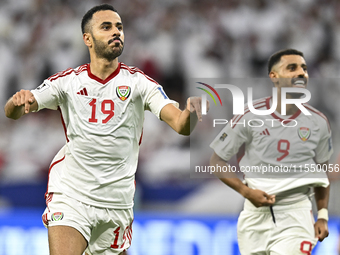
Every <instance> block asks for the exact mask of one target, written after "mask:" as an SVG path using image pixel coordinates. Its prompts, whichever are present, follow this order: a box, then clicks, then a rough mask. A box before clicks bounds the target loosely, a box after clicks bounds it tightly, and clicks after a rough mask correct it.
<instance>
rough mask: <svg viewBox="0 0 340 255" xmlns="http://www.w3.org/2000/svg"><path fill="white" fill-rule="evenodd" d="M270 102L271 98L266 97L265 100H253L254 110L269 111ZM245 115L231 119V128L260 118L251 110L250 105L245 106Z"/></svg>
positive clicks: (238, 115)
mask: <svg viewBox="0 0 340 255" xmlns="http://www.w3.org/2000/svg"><path fill="white" fill-rule="evenodd" d="M269 100H270V97H264V98H260V99H256V100H253V101H252V102H251V104H252V106H253V108H254V109H256V110H259V111H261V110H267V109H268V106H269ZM243 110H244V111H243V114H237V115H234V117H233V118H232V119H231V126H232V127H233V128H234V127H235V126H236V125H237V124H238V123H239V122H241V121H242V122H243V121H246V120H250V119H254V118H257V119H258V118H259V116H257V115H255V114H254V113H253V112H252V111H251V109H250V108H249V104H248V103H246V104H245V105H244V109H243Z"/></svg>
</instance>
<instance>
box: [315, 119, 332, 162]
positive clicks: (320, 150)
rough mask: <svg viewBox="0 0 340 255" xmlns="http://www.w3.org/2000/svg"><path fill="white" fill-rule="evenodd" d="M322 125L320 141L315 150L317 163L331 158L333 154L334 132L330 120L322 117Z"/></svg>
mask: <svg viewBox="0 0 340 255" xmlns="http://www.w3.org/2000/svg"><path fill="white" fill-rule="evenodd" d="M322 120H323V121H322V123H320V124H321V126H320V141H319V144H318V146H317V148H316V150H315V160H316V162H317V163H324V162H326V161H328V160H329V159H330V157H331V156H332V154H333V145H332V133H331V129H330V127H329V124H328V121H327V120H326V121H324V119H322Z"/></svg>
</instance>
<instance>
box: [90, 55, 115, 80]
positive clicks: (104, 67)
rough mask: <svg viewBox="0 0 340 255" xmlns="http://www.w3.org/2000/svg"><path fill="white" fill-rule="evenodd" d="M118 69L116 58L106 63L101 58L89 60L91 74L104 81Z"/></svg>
mask: <svg viewBox="0 0 340 255" xmlns="http://www.w3.org/2000/svg"><path fill="white" fill-rule="evenodd" d="M117 68H118V58H115V59H114V60H113V61H108V60H106V59H102V58H91V63H90V69H91V73H92V74H93V75H95V76H97V77H98V78H100V79H102V80H105V79H106V78H107V77H109V76H110V75H111V74H112V73H113V72H114V71H115V70H116V69H117Z"/></svg>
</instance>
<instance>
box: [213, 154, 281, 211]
mask: <svg viewBox="0 0 340 255" xmlns="http://www.w3.org/2000/svg"><path fill="white" fill-rule="evenodd" d="M210 165H211V166H217V165H218V166H221V168H223V166H228V163H227V162H226V161H224V160H223V159H222V158H221V157H220V156H218V155H217V154H216V153H215V152H214V154H213V155H212V156H211V158H210ZM227 168H228V167H227ZM214 174H215V175H216V177H218V178H219V179H220V180H221V181H222V182H223V183H225V184H227V185H228V186H229V187H230V188H232V189H234V190H235V191H237V192H238V193H240V194H241V195H242V196H243V197H244V198H246V199H248V200H249V201H250V202H251V203H252V204H253V205H254V206H256V207H260V206H270V205H273V204H274V203H275V195H268V194H267V193H266V192H264V191H262V190H258V189H251V188H249V187H248V186H247V185H245V184H244V183H243V182H242V181H241V180H240V179H239V178H238V177H237V175H236V174H235V173H233V172H222V173H218V172H215V173H214Z"/></svg>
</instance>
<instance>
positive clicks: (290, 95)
mask: <svg viewBox="0 0 340 255" xmlns="http://www.w3.org/2000/svg"><path fill="white" fill-rule="evenodd" d="M287 95H289V97H290V98H301V97H302V96H304V94H303V93H287Z"/></svg>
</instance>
